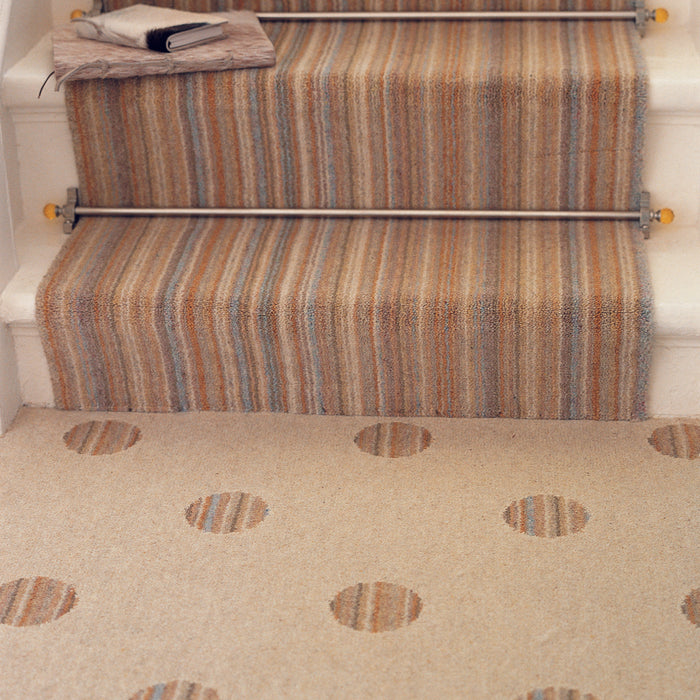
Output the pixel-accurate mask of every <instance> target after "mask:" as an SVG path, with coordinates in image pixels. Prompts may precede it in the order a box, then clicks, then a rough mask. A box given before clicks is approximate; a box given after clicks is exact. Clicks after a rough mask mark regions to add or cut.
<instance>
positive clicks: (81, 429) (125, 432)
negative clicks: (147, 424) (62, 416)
mask: <svg viewBox="0 0 700 700" xmlns="http://www.w3.org/2000/svg"><path fill="white" fill-rule="evenodd" d="M140 439H141V431H140V430H139V429H138V428H137V427H136V426H134V425H130V424H129V423H123V422H122V421H118V420H106V421H96V420H92V421H87V422H86V423H80V424H78V425H76V426H75V427H74V428H71V429H70V430H69V431H68V432H67V433H66V434H65V435H64V436H63V442H65V443H66V446H67V447H68V448H69V449H71V450H74V451H75V452H77V453H78V454H81V455H82V454H87V455H111V454H114V453H115V452H121V451H123V450H128V449H129V448H130V447H131V446H132V445H134V444H136V443H137V442H138V441H139V440H140Z"/></svg>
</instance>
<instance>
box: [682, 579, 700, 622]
mask: <svg viewBox="0 0 700 700" xmlns="http://www.w3.org/2000/svg"><path fill="white" fill-rule="evenodd" d="M681 610H682V611H683V614H684V615H685V616H686V617H687V618H688V619H689V620H690V621H691V622H692V623H693V624H694V625H695V626H696V627H700V588H695V589H694V590H692V591H690V593H688V595H687V596H686V597H685V600H684V601H683V605H681Z"/></svg>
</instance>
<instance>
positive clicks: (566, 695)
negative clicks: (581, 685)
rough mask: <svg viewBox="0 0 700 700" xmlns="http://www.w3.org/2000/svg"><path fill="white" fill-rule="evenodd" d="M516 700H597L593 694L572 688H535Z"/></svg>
mask: <svg viewBox="0 0 700 700" xmlns="http://www.w3.org/2000/svg"><path fill="white" fill-rule="evenodd" d="M516 700H597V698H596V697H595V695H591V694H590V693H585V694H584V693H582V692H581V691H580V690H574V689H573V688H536V689H535V690H531V691H530V692H529V693H527V694H525V695H518V697H517V699H516Z"/></svg>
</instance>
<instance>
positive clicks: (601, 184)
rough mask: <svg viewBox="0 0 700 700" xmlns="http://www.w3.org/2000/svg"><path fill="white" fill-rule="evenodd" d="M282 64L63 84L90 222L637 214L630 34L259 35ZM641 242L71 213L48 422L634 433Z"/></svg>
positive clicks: (319, 30) (560, 229) (636, 104)
mask: <svg viewBox="0 0 700 700" xmlns="http://www.w3.org/2000/svg"><path fill="white" fill-rule="evenodd" d="M266 27H267V30H268V31H269V33H270V36H271V39H272V41H273V43H274V45H275V48H276V51H277V56H278V62H277V66H276V67H274V68H269V69H260V70H241V71H223V72H208V73H194V74H188V75H177V76H165V77H143V78H134V79H128V80H123V81H117V80H92V81H76V82H75V83H71V84H69V85H68V86H67V90H66V99H67V105H68V113H69V118H70V123H71V128H72V132H73V136H74V143H75V148H76V157H77V164H78V170H79V174H80V188H81V201H82V203H83V204H88V205H103V206H107V205H114V206H119V205H136V206H139V205H146V206H149V205H150V206H153V205H155V206H167V205H170V206H176V205H179V206H183V205H191V206H282V207H284V206H297V207H311V206H319V207H326V206H328V207H380V208H402V207H406V208H414V207H416V208H455V207H456V208H552V209H561V208H563V209H567V208H572V209H576V208H583V209H586V208H597V209H628V208H630V207H634V206H635V205H636V204H637V198H638V193H639V190H640V172H641V161H642V157H641V153H642V141H643V127H644V112H645V103H646V74H645V71H644V66H643V65H642V60H641V55H640V51H639V46H638V37H637V35H636V33H635V30H634V28H633V27H632V26H631V24H630V23H626V22H598V23H595V22H574V23H568V22H501V23H446V22H434V23H417V22H399V23H383V22H368V23H359V22H355V23H353V22H349V23H348V22H339V23H320V24H307V23H288V24H284V23H275V24H269V25H266ZM639 239H640V235H639V232H638V230H636V227H635V226H634V225H629V224H612V223H561V222H550V223H547V224H543V223H533V222H529V223H524V222H520V223H518V222H510V223H503V222H501V223H499V222H491V223H484V222H464V221H462V222H459V221H455V220H442V221H432V222H427V221H425V220H414V221H400V220H389V221H377V220H359V221H350V220H335V221H333V220H309V219H297V220H294V219H290V220H285V219H283V220H278V221H270V220H261V219H253V218H249V219H243V220H226V219H217V220H194V219H192V220H173V219H167V218H156V219H153V220H150V221H149V220H145V219H133V220H130V221H124V220H121V221H119V220H111V219H102V220H96V219H93V220H91V219H86V220H84V221H82V222H81V223H80V224H79V226H78V229H77V231H76V232H75V233H74V234H73V236H72V237H71V239H70V240H69V241H68V242H67V243H66V245H65V247H64V249H63V251H62V252H61V254H60V255H59V257H58V259H57V260H56V262H55V263H54V265H53V267H52V269H51V270H50V272H49V274H48V275H47V277H46V279H45V280H44V282H43V284H42V286H41V288H40V290H39V294H38V300H37V306H38V311H37V315H38V319H39V322H40V325H41V329H42V337H43V340H44V346H45V349H46V353H47V357H48V360H49V365H50V368H51V372H52V380H53V385H54V391H55V396H56V401H57V405H58V406H60V407H63V408H72V409H97V410H118V411H128V410H135V411H178V410H234V411H274V412H277V411H286V412H294V413H314V414H340V415H383V416H386V415H393V416H418V415H421V416H465V417H472V416H506V417H518V418H520V417H522V418H525V417H527V418H589V419H600V420H620V419H625V420H628V419H637V418H641V417H643V416H644V411H645V407H644V401H645V387H646V379H647V374H648V363H649V348H650V334H651V318H650V313H651V299H650V289H649V280H648V274H647V270H646V263H645V260H644V255H643V251H642V249H641V245H640V240H639Z"/></svg>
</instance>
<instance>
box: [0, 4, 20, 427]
mask: <svg viewBox="0 0 700 700" xmlns="http://www.w3.org/2000/svg"><path fill="white" fill-rule="evenodd" d="M10 15H11V5H10V0H0V69H2V70H0V72H4V66H5V65H6V63H5V56H6V52H5V49H6V44H7V36H8V29H9V26H10ZM9 126H10V121H9V119H8V118H7V114H6V113H5V109H4V107H3V105H2V104H1V103H0V149H1V150H0V153H2V160H1V161H0V290H2V289H4V288H5V286H6V285H7V283H8V282H9V281H10V279H11V278H12V275H13V274H14V273H15V270H16V269H17V258H16V256H15V248H14V242H13V237H12V231H13V228H12V224H13V218H12V201H13V198H12V197H11V195H10V187H9V181H10V177H11V176H13V175H16V172H17V171H16V168H14V170H12V169H11V171H10V173H8V167H7V165H6V162H5V153H6V152H8V153H12V152H13V150H14V149H12V148H7V149H6V146H11V145H12V143H11V131H10V129H9V128H8V127H9ZM12 165H14V163H13V160H11V162H10V167H11V168H12ZM15 182H17V180H16V179H15ZM14 202H15V203H16V202H17V199H16V198H14ZM16 367H17V363H16V361H15V355H14V349H13V347H12V340H11V338H10V332H9V330H8V328H7V327H6V326H5V325H4V324H2V323H0V435H2V434H3V433H4V432H5V430H7V427H8V425H9V424H10V422H11V421H12V419H13V417H14V415H15V412H16V411H17V408H18V407H19V405H20V393H19V382H18V379H17V369H16Z"/></svg>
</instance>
